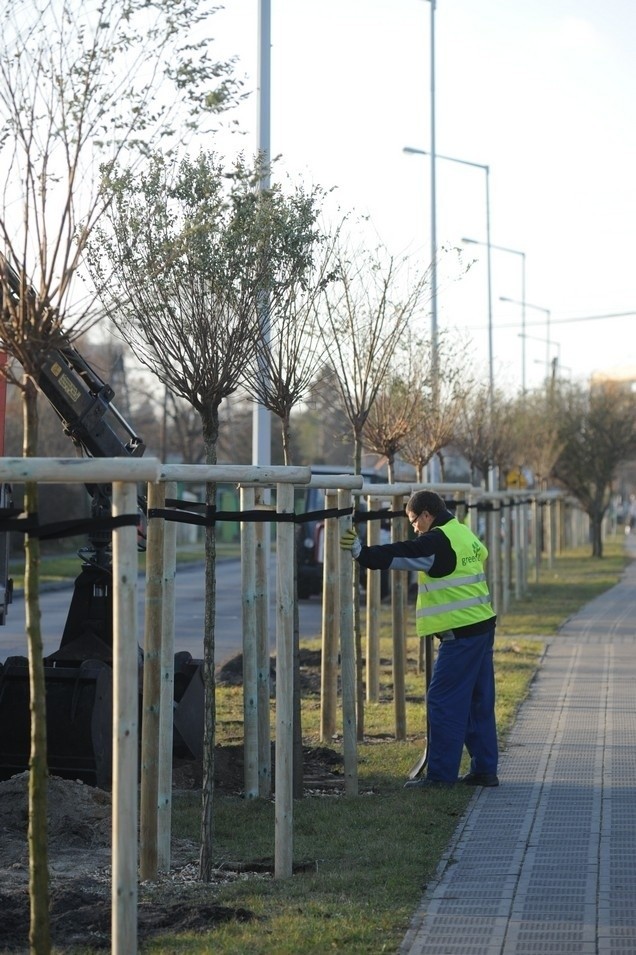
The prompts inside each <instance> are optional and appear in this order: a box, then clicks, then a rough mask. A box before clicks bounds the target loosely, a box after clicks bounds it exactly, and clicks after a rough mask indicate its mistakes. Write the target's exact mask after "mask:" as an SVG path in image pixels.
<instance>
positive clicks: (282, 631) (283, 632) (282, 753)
mask: <svg viewBox="0 0 636 955" xmlns="http://www.w3.org/2000/svg"><path fill="white" fill-rule="evenodd" d="M276 512H277V513H278V514H293V512H294V488H293V486H292V485H291V484H278V485H277V487H276ZM276 542H277V546H276V556H277V561H276V603H277V606H276V768H275V774H274V775H275V811H276V823H275V850H274V878H276V879H288V878H290V877H291V875H292V871H293V746H294V727H293V717H294V639H293V638H294V613H293V611H294V524H293V523H292V522H286V521H284V522H280V523H278V524H277V525H276Z"/></svg>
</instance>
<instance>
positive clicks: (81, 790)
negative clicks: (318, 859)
mask: <svg viewBox="0 0 636 955" xmlns="http://www.w3.org/2000/svg"><path fill="white" fill-rule="evenodd" d="M242 664H243V661H242V657H241V656H240V655H239V657H237V658H233V659H232V660H231V661H228V663H227V664H226V665H225V667H224V668H220V671H219V673H218V674H217V678H218V679H219V681H220V682H228V683H241V682H242V668H243V667H242ZM318 666H319V661H318ZM301 673H302V675H303V686H304V688H305V689H308V690H309V691H310V692H312V691H313V692H316V690H317V688H318V689H319V676H318V677H317V676H316V660H315V659H313V657H312V658H311V659H303V660H302V661H301ZM318 673H319V671H318ZM316 681H318V682H317V683H316ZM243 766H244V755H243V746H242V744H240V745H234V746H217V747H216V749H215V787H216V789H217V790H218V791H219V792H226V793H235V794H239V795H241V794H242V793H243V787H244V769H243ZM274 766H275V754H274V752H272V771H273V768H274ZM28 780H29V774H28V773H27V772H24V773H20V774H19V775H17V776H13V777H12V778H11V779H8V780H6V781H0V953H2V955H5V953H6V955H8V953H14V952H19V953H28V951H29V945H28V935H29V860H28V846H27V828H28ZM303 782H304V788H305V790H306V791H310V792H313V793H315V794H319V795H323V796H332V795H337V794H339V793H340V792H343V791H344V779H343V775H342V757H341V756H340V754H338V753H336V752H335V751H334V750H331V749H329V748H327V747H313V748H311V747H305V748H304V749H303ZM201 784H202V767H201V763H200V762H197V761H195V760H189V759H176V758H175V759H174V764H173V787H174V790H175V791H178V790H194V791H196V790H200V788H201ZM111 820H112V813H111V794H110V792H105V791H104V790H102V789H97V788H93V787H92V786H88V785H85V784H84V783H82V782H78V781H76V780H69V779H60V778H59V777H55V776H52V777H50V779H49V788H48V840H49V842H48V863H49V875H50V879H49V886H50V913H51V938H52V942H53V945H54V946H55V947H56V949H57V950H59V951H60V952H65V953H69V955H71V953H73V952H76V951H78V950H83V949H86V948H87V947H90V948H92V949H95V950H96V951H97V950H104V951H108V950H109V949H110V945H111ZM308 865H311V863H307V864H302V863H301V864H299V865H297V866H295V867H294V869H295V871H296V870H298V871H300V870H303V869H305V868H307V866H308ZM273 869H274V863H273V859H256V860H252V861H250V862H247V863H245V862H244V863H240V864H239V863H235V864H226V865H224V867H223V869H219V870H218V871H216V872H215V873H214V874H213V886H214V885H215V884H216V885H220V884H221V883H224V882H228V881H234V880H237V879H245V878H250V879H267V878H270V877H271V876H272V874H273ZM198 874H199V845H198V844H196V843H194V842H192V841H189V840H185V839H176V838H174V837H173V841H172V847H171V867H170V872H169V873H168V874H165V875H162V876H160V878H159V879H158V880H157V881H156V882H152V883H141V884H140V885H139V890H138V899H139V904H138V919H137V924H138V938H139V941H140V942H143V941H144V940H147V939H149V938H151V937H153V936H156V935H161V934H166V933H168V932H170V933H178V932H181V931H183V932H185V931H188V932H196V931H205V930H209V929H210V928H212V927H213V926H214V925H215V924H219V923H220V922H224V921H228V920H238V921H246V920H249V919H251V918H253V917H254V916H253V914H252V913H251V912H249V911H248V910H246V909H243V908H239V907H236V908H230V907H227V906H222V905H217V904H215V902H214V901H213V895H214V893H213V891H212V892H211V891H210V884H209V883H203V882H200V881H199V878H198ZM213 886H212V889H213Z"/></svg>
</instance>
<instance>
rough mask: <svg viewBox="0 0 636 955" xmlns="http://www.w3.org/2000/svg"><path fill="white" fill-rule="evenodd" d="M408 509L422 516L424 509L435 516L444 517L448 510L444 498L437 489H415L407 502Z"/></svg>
mask: <svg viewBox="0 0 636 955" xmlns="http://www.w3.org/2000/svg"><path fill="white" fill-rule="evenodd" d="M406 510H407V511H410V512H411V513H412V514H416V515H417V517H419V516H420V514H421V513H422V511H428V513H429V514H431V515H432V516H433V517H435V518H437V517H442V515H444V514H445V513H446V511H447V510H448V508H447V507H446V504H445V502H444V499H443V498H442V497H440V496H439V494H436V493H435V491H415V493H414V494H411V496H410V498H409V499H408V501H407V503H406Z"/></svg>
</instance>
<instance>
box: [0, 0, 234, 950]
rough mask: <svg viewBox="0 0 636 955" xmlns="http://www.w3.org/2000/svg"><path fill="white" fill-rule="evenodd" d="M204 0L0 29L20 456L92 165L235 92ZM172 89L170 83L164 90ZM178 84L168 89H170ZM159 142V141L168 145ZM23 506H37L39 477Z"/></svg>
mask: <svg viewBox="0 0 636 955" xmlns="http://www.w3.org/2000/svg"><path fill="white" fill-rule="evenodd" d="M213 11H214V7H213V6H211V5H209V4H207V3H201V2H199V0H126V2H125V3H122V2H121V0H96V2H94V3H82V4H78V3H76V2H74V0H39V2H35V3H34V2H33V0H16V2H14V3H12V4H10V5H9V6H7V7H6V8H5V10H4V12H3V14H2V29H1V30H0V104H1V107H2V108H1V110H0V113H1V116H0V164H1V168H2V173H3V176H2V180H3V185H2V195H1V197H0V237H1V247H0V252H1V253H2V254H3V257H4V259H3V261H4V263H6V265H7V266H8V267H9V268H13V269H15V272H16V273H17V276H18V283H19V291H18V293H17V294H16V293H15V289H14V288H13V287H12V283H11V282H10V281H9V280H8V274H9V273H8V271H7V268H6V267H5V268H3V269H1V270H0V291H1V293H2V307H1V312H0V344H1V346H2V347H3V348H4V349H5V350H6V351H7V352H8V353H9V354H10V355H11V356H13V357H14V358H15V359H16V362H17V363H16V362H13V363H8V364H7V365H6V366H3V368H6V369H7V372H8V375H9V378H10V380H12V381H13V382H14V383H15V384H16V385H17V386H18V387H19V388H20V389H21V392H22V395H23V406H24V421H25V429H24V434H25V438H24V454H34V453H36V447H37V404H36V395H37V389H36V382H37V379H38V373H39V369H40V367H41V364H42V359H43V356H44V355H45V354H46V353H47V351H49V350H50V349H51V348H55V347H56V346H57V345H58V344H60V342H63V341H69V340H70V339H71V338H72V337H73V336H75V335H76V334H78V333H79V332H80V331H81V330H83V329H84V328H85V327H86V326H87V325H88V324H89V322H90V314H91V301H90V299H88V300H87V299H86V298H82V297H81V296H80V295H79V294H78V293H77V290H75V289H74V283H73V278H74V276H75V274H76V271H77V269H78V266H79V264H80V262H81V260H82V256H83V254H84V251H85V247H86V243H87V241H88V239H89V237H90V235H91V232H92V230H93V228H94V227H95V225H96V224H97V223H98V222H99V219H100V217H101V216H102V215H103V213H104V210H105V208H106V207H107V205H108V203H109V201H110V197H109V196H108V195H107V194H106V193H105V191H104V188H103V183H104V180H103V177H102V173H101V170H100V166H104V165H105V166H106V167H108V165H109V164H110V163H113V162H114V161H116V160H117V158H118V157H120V156H122V155H124V154H125V155H126V158H127V161H128V162H130V163H132V162H134V157H135V155H139V154H140V153H142V152H143V151H145V150H147V149H148V148H149V147H151V146H152V143H153V142H158V141H159V139H161V140H162V141H163V142H165V143H169V142H170V140H171V139H172V141H174V139H175V138H177V139H178V140H182V139H183V138H184V136H186V134H187V130H188V129H192V128H195V127H197V126H198V125H199V124H200V122H201V117H202V115H203V114H204V113H208V114H212V113H215V112H216V111H218V109H219V108H221V107H222V106H223V105H224V104H225V103H226V102H227V101H228V100H229V98H230V95H231V93H232V89H233V85H234V84H233V80H232V76H231V64H216V63H214V62H213V61H212V59H211V58H210V57H209V50H208V47H209V41H208V40H207V38H206V31H204V30H203V29H202V26H203V23H204V21H205V20H206V19H207V17H208V16H209V15H210V14H211V13H212V12H213ZM171 87H172V89H171ZM173 91H174V92H173ZM166 148H167V147H166ZM26 506H27V508H28V510H29V511H30V512H32V513H35V512H36V511H37V506H38V505H37V487H36V486H35V484H31V485H30V486H29V487H28V488H27V495H26ZM37 568H38V547H37V541H36V540H34V539H29V538H27V541H26V601H27V605H28V606H29V607H30V610H29V617H28V619H29V623H28V626H27V637H28V644H29V671H30V680H31V706H32V720H31V733H32V738H31V759H30V767H31V772H30V778H29V820H30V822H29V825H30V831H31V835H30V842H29V849H30V868H31V877H32V878H31V931H30V945H31V949H32V950H33V951H37V952H38V953H40V955H43V953H45V952H47V951H49V949H50V930H49V915H48V891H47V884H48V873H47V862H46V841H45V840H46V722H45V712H44V695H43V694H44V676H43V664H42V659H41V643H40V639H41V638H40V623H39V608H38V602H37V589H38V572H37Z"/></svg>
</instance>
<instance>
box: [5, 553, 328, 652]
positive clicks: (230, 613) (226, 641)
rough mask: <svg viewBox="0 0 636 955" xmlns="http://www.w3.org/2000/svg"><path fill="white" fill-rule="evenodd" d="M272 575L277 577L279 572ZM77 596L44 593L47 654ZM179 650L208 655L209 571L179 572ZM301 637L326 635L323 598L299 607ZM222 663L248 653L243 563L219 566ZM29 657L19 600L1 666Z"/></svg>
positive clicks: (65, 592)
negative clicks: (244, 633) (205, 643)
mask: <svg viewBox="0 0 636 955" xmlns="http://www.w3.org/2000/svg"><path fill="white" fill-rule="evenodd" d="M272 575H273V576H274V577H275V574H274V568H272ZM274 588H275V579H274V580H273V581H272V597H271V598H270V625H269V630H270V645H271V647H272V649H274V647H275V645H276V618H275V609H274V608H275V600H274V599H273V597H274ZM71 596H72V587H71V586H69V587H64V588H62V589H59V590H50V591H44V592H43V593H42V594H41V596H40V606H41V612H42V635H43V641H44V655H45V656H46V655H47V654H49V653H53V652H54V651H55V650H57V649H58V647H59V644H60V639H61V636H62V632H63V630H64V625H65V622H66V617H67V614H68V610H69V606H70V601H71ZM175 599H176V610H175V651H180V650H188V651H189V652H190V653H191V654H192V656H193V657H194V658H195V659H199V658H201V657H202V655H203V567H202V566H199V565H196V566H195V565H191V566H184V567H178V568H177V576H176V586H175ZM299 619H300V636H301V639H302V638H303V637H305V638H308V637H313V636H317V635H319V634H320V629H321V622H322V603H321V599H320V598H319V597H312V598H311V599H310V600H301V601H300V603H299ZM143 626H144V581H143V578H140V581H139V641H140V643H142V644H143ZM215 639H216V660H217V662H218V663H222V662H223V661H225V660H227V659H229V658H230V657H232V656H235V655H236V654H237V653H240V652H241V649H242V611H241V569H240V561H239V560H222V561H219V562H218V563H217V608H216V627H215ZM24 655H26V638H25V624H24V600H23V597H22V595H21V594H16V595H15V596H14V600H13V603H11V604H10V605H9V612H8V615H7V622H6V624H4V626H0V662H1V661H4V660H5V659H6V658H7V657H9V656H24Z"/></svg>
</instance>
